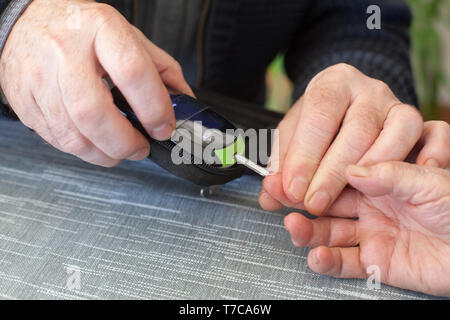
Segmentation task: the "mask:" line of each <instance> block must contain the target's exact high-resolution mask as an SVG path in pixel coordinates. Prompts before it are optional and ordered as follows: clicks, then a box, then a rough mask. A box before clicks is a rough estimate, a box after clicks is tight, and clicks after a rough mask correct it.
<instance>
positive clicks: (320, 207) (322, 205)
mask: <svg viewBox="0 0 450 320" xmlns="http://www.w3.org/2000/svg"><path fill="white" fill-rule="evenodd" d="M330 202H331V196H330V194H329V193H328V192H326V191H322V190H321V191H317V192H316V193H314V194H313V195H312V197H311V198H310V199H309V201H308V206H309V207H311V208H312V209H313V210H315V211H316V212H318V213H322V212H324V211H325V210H326V209H327V208H328V206H329V205H330Z"/></svg>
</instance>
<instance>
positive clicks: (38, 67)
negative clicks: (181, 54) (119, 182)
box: [0, 0, 192, 166]
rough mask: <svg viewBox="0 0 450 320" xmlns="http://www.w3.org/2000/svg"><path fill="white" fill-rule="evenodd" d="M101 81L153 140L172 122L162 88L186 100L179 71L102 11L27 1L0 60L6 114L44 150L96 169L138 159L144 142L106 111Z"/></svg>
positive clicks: (82, 3)
mask: <svg viewBox="0 0 450 320" xmlns="http://www.w3.org/2000/svg"><path fill="white" fill-rule="evenodd" d="M74 19H75V21H74ZM76 19H78V21H76ZM77 24H78V25H77ZM106 76H109V77H110V78H111V79H112V81H113V82H114V83H115V85H117V86H118V88H119V89H120V91H121V92H122V93H123V95H124V96H125V98H126V99H127V100H128V102H129V104H130V106H131V107H132V108H133V110H134V112H135V113H136V115H137V117H138V118H139V120H140V122H141V123H142V124H143V126H144V127H145V129H146V130H147V131H148V133H149V134H150V135H151V136H152V137H153V138H155V139H159V140H164V139H167V138H169V137H170V135H171V133H172V132H173V130H174V129H175V117H174V112H173V108H172V104H171V101H170V98H169V94H168V91H167V89H166V87H169V88H173V89H175V90H177V91H180V92H183V93H187V94H190V95H192V91H191V89H190V88H189V86H188V84H187V83H186V82H185V80H184V78H183V75H182V72H181V67H180V65H179V64H178V63H177V62H176V61H175V60H174V59H173V58H172V57H170V56H169V55H168V54H167V53H165V52H164V51H163V50H161V49H159V48H158V47H156V46H155V45H154V44H152V43H151V42H150V41H149V40H148V39H147V38H146V37H145V36H144V35H143V34H142V33H141V32H140V31H139V30H137V29H136V28H135V27H133V26H132V25H131V24H129V23H128V21H126V19H125V18H124V17H122V16H121V15H120V13H119V12H117V11H116V10H115V9H114V8H112V7H110V6H108V5H105V4H101V3H97V2H95V1H88V0H61V1H53V0H34V1H33V2H32V3H31V4H30V5H29V7H28V8H27V9H26V10H25V12H24V13H23V15H22V16H21V17H20V18H19V20H18V21H17V23H16V25H15V26H14V28H13V29H12V31H11V33H10V35H9V38H8V40H7V42H6V45H5V48H4V51H3V53H2V56H1V69H0V82H1V87H2V89H3V92H4V94H5V96H6V98H7V99H8V102H9V104H10V106H11V108H12V109H13V110H14V112H15V113H16V115H17V116H18V117H19V119H20V120H21V121H22V122H23V123H24V124H25V125H26V126H27V127H29V128H31V129H33V130H34V131H35V132H37V133H38V134H39V135H40V136H41V137H42V138H44V139H45V140H46V141H47V142H48V143H50V144H51V145H53V146H54V147H56V148H58V149H60V150H62V151H64V152H67V153H71V154H74V155H76V156H78V157H79V158H81V159H83V160H85V161H87V162H90V163H93V164H97V165H102V166H114V165H115V164H117V163H118V162H120V161H121V160H123V159H130V160H141V159H143V158H145V157H146V156H147V155H148V154H149V151H150V146H149V143H148V141H147V140H146V139H145V138H144V137H143V136H142V135H141V134H140V133H139V132H138V131H137V130H136V129H135V128H134V127H133V126H132V125H131V124H130V123H129V122H128V120H127V119H126V118H125V117H124V116H122V114H121V113H120V112H119V110H118V109H117V107H116V106H115V105H114V103H113V98H112V95H111V93H110V91H109V89H108V87H107V85H106V84H105V83H104V81H103V80H102V79H103V78H104V77H106Z"/></svg>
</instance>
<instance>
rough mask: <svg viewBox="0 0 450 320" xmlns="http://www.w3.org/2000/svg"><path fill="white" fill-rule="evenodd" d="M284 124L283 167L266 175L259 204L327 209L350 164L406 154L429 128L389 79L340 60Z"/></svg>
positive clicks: (274, 161)
mask: <svg viewBox="0 0 450 320" xmlns="http://www.w3.org/2000/svg"><path fill="white" fill-rule="evenodd" d="M278 129H279V143H278V145H277V146H275V147H274V150H277V152H275V154H274V155H273V156H272V157H271V165H272V166H273V167H277V168H278V170H277V172H275V173H273V174H272V175H270V176H268V177H266V178H265V179H264V181H263V190H262V193H261V195H260V197H259V200H260V204H261V206H262V207H263V208H265V209H268V210H274V209H278V208H280V207H281V206H282V205H285V206H289V207H295V208H302V209H303V208H306V209H307V210H308V211H309V212H311V213H312V214H315V215H320V214H321V213H323V212H324V211H326V209H327V208H328V207H329V206H330V205H331V204H332V203H333V202H334V201H335V200H336V199H337V197H338V196H339V194H340V193H341V192H342V190H343V189H344V187H345V185H346V184H347V181H346V179H345V177H344V171H345V167H346V166H348V165H350V164H360V165H365V164H373V163H379V162H383V161H395V160H404V159H405V158H406V157H407V156H408V154H410V152H411V150H412V149H413V148H414V146H415V145H416V143H417V142H418V140H419V139H420V137H421V135H422V132H423V120H422V117H421V115H420V114H419V112H418V111H417V110H416V109H415V108H413V107H412V106H409V105H405V104H403V103H401V102H400V101H399V100H398V99H397V98H396V97H395V95H394V94H393V93H392V91H391V90H390V89H389V88H388V86H387V85H386V84H384V83H383V82H381V81H378V80H375V79H372V78H369V77H367V76H365V75H364V74H362V73H361V72H359V71H358V70H357V69H355V68H354V67H351V66H348V65H345V64H339V65H335V66H332V67H330V68H328V69H326V70H324V71H323V72H322V73H320V74H318V75H317V76H316V77H315V78H314V79H313V80H312V81H311V82H310V84H309V86H308V88H307V89H306V91H305V93H304V95H303V96H302V97H301V98H300V99H299V100H298V101H297V102H296V103H295V105H294V106H293V108H292V109H291V110H290V111H289V112H288V113H287V115H286V116H285V117H284V119H283V120H282V121H281V122H280V124H279V126H278ZM445 143H446V145H448V140H447V141H446V142H445ZM433 150H434V149H433ZM421 159H423V158H421Z"/></svg>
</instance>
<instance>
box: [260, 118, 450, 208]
mask: <svg viewBox="0 0 450 320" xmlns="http://www.w3.org/2000/svg"><path fill="white" fill-rule="evenodd" d="M280 134H281V135H285V136H286V135H287V134H288V133H286V132H281V133H280ZM399 143H401V142H399ZM407 160H408V161H409V162H411V163H416V164H419V165H425V166H429V167H436V168H447V167H448V166H449V164H450V125H449V124H448V123H447V122H445V121H427V122H425V123H424V126H423V131H422V136H421V138H420V139H419V141H418V142H417V144H416V145H415V146H414V148H413V150H412V151H411V153H410V154H409V155H408V157H407ZM264 186H265V189H264V188H263V190H262V191H261V194H260V196H259V202H260V204H261V206H262V207H263V208H264V209H266V210H277V209H280V208H281V207H283V205H284V206H288V207H291V208H299V209H305V206H304V204H303V203H293V202H291V201H290V200H289V199H288V198H287V196H286V195H285V194H284V191H283V185H282V183H281V179H280V176H279V175H278V176H277V175H275V176H274V177H273V178H272V177H268V178H266V180H265V181H264ZM266 189H267V190H269V191H266ZM277 199H279V200H277Z"/></svg>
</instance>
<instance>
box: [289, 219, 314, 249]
mask: <svg viewBox="0 0 450 320" xmlns="http://www.w3.org/2000/svg"><path fill="white" fill-rule="evenodd" d="M284 226H285V227H286V230H287V231H288V232H289V234H290V236H291V239H292V242H293V244H294V245H295V246H297V247H302V246H306V245H307V244H308V243H309V241H310V240H311V238H312V235H313V224H312V222H311V221H310V220H309V219H308V218H306V217H304V216H303V215H302V214H300V213H297V212H293V213H291V214H289V215H287V216H286V217H285V218H284Z"/></svg>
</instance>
